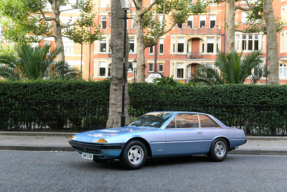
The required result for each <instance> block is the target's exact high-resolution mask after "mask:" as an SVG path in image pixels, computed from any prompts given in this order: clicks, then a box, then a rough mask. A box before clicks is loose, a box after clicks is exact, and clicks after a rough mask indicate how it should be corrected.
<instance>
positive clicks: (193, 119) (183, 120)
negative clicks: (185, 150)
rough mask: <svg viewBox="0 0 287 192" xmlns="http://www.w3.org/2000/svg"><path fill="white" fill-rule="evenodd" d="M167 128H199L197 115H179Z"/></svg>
mask: <svg viewBox="0 0 287 192" xmlns="http://www.w3.org/2000/svg"><path fill="white" fill-rule="evenodd" d="M166 128H199V123H198V118H197V115H194V114H188V113H182V114H178V115H176V117H175V118H174V119H173V120H172V121H171V122H170V123H169V124H168V126H167V127H166Z"/></svg>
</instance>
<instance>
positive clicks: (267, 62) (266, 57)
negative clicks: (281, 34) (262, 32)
mask: <svg viewBox="0 0 287 192" xmlns="http://www.w3.org/2000/svg"><path fill="white" fill-rule="evenodd" d="M267 38H268V37H267ZM266 42H267V41H266ZM266 49H267V50H266V85H267V74H268V73H267V71H268V45H267V46H266Z"/></svg>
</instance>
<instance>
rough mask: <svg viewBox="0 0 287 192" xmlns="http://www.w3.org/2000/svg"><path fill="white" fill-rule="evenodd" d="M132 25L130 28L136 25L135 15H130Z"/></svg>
mask: <svg viewBox="0 0 287 192" xmlns="http://www.w3.org/2000/svg"><path fill="white" fill-rule="evenodd" d="M131 20H132V23H131V24H132V26H131V29H134V28H135V27H136V21H135V16H132V19H131Z"/></svg>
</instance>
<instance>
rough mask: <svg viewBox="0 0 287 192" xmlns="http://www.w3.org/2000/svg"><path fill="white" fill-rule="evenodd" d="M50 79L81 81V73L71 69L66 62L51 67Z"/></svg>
mask: <svg viewBox="0 0 287 192" xmlns="http://www.w3.org/2000/svg"><path fill="white" fill-rule="evenodd" d="M49 78H50V79H62V80H64V79H65V80H71V79H80V78H81V73H80V71H79V70H78V69H75V68H73V69H70V67H69V65H68V64H67V63H65V62H64V61H60V62H57V63H55V64H52V65H50V68H49Z"/></svg>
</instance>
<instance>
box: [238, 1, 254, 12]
mask: <svg viewBox="0 0 287 192" xmlns="http://www.w3.org/2000/svg"><path fill="white" fill-rule="evenodd" d="M245 1H246V3H247V5H248V8H244V7H240V6H235V10H236V9H239V10H241V11H251V10H252V9H254V7H255V6H256V5H257V4H258V3H259V0H257V1H256V3H254V5H252V6H250V4H249V2H248V0H245Z"/></svg>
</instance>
